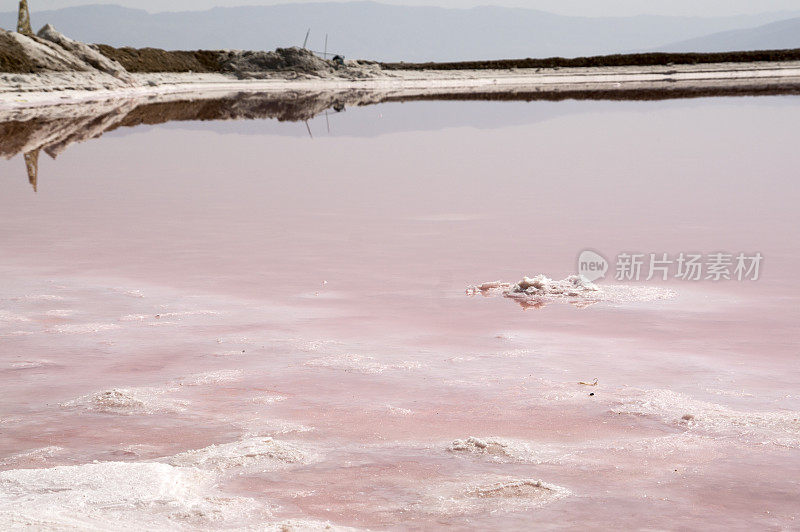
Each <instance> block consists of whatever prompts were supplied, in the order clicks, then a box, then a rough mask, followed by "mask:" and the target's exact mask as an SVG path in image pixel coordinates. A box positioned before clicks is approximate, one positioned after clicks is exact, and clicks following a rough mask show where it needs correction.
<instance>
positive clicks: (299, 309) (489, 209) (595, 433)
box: [0, 97, 800, 530]
mask: <svg viewBox="0 0 800 532" xmlns="http://www.w3.org/2000/svg"><path fill="white" fill-rule="evenodd" d="M328 120H329V123H330V129H331V132H330V133H328V131H327V128H328V124H327V123H326V121H325V118H324V117H318V118H316V119H314V120H312V121H311V122H310V123H309V126H310V129H311V131H312V133H313V134H314V137H313V138H310V137H309V136H308V133H307V130H306V126H305V124H303V123H299V124H297V123H283V122H271V121H251V122H191V123H178V124H175V123H173V124H164V125H161V126H153V127H151V126H139V127H136V128H129V129H125V130H117V131H114V132H112V133H109V134H106V135H104V136H102V137H100V138H98V139H94V140H92V141H90V142H85V143H81V144H75V145H73V146H70V148H69V149H68V150H67V151H65V152H64V153H63V154H62V155H60V156H59V157H58V159H57V160H55V161H53V160H50V159H45V158H44V157H43V158H42V160H41V161H40V165H39V185H38V192H37V193H34V191H33V190H32V189H31V187H30V185H29V184H28V182H27V179H26V177H25V168H24V162H23V161H22V159H21V157H18V158H14V159H12V160H9V161H2V162H0V186H2V192H0V220H2V223H0V525H2V528H23V527H28V526H32V527H34V528H36V527H38V528H43V529H65V528H70V527H77V528H80V529H99V530H130V529H135V528H140V529H143V528H148V529H159V530H161V529H195V528H200V529H222V528H225V529H231V528H242V529H256V528H258V529H263V527H268V526H274V527H280V526H287V527H289V528H288V529H291V527H294V528H295V529H298V530H307V529H314V528H315V527H316V528H318V529H324V527H326V526H332V527H353V528H357V529H375V530H385V529H394V530H401V529H402V530H413V529H417V530H431V529H439V528H452V529H463V530H466V529H503V530H530V529H531V528H548V529H562V528H563V529H575V528H581V529H607V528H610V527H620V528H626V529H629V528H634V529H686V528H692V529H726V530H730V529H742V530H744V529H747V530H751V529H754V528H756V529H775V530H780V529H792V528H797V527H798V526H800V373H799V372H798V369H797V368H798V340H800V328H799V327H798V319H800V297H798V296H800V281H798V277H797V275H796V272H797V271H798V267H799V266H800V239H798V232H797V228H798V225H799V224H800V211H798V201H800V185H799V184H798V180H797V169H798V168H800V150H798V149H797V140H798V124H800V100H798V98H797V97H761V98H719V99H697V100H686V101H683V100H678V101H668V102H591V101H590V102H559V103H550V102H532V103H509V102H415V103H404V104H400V103H393V104H384V105H379V106H370V107H364V108H351V109H348V110H347V112H345V113H340V114H335V115H332V116H329V117H328ZM587 248H590V249H595V250H598V251H600V252H602V253H603V254H604V255H605V256H606V257H608V258H610V259H613V258H614V257H616V256H617V254H619V253H621V252H639V253H658V254H660V253H670V254H672V255H677V254H678V253H680V252H685V253H689V252H698V253H708V254H710V253H715V252H719V251H727V252H730V253H738V252H746V253H748V254H753V253H755V252H760V253H761V254H762V255H763V256H764V261H763V264H762V268H761V272H760V278H759V279H758V280H757V281H741V282H740V281H736V280H734V281H720V282H713V281H710V280H703V281H699V282H691V281H683V280H676V279H672V280H670V281H666V282H663V281H655V280H654V281H650V282H645V281H643V280H642V281H639V282H638V283H629V284H632V285H633V284H635V285H636V286H638V287H648V288H658V289H664V290H665V291H666V290H671V291H674V293H675V294H676V297H674V298H672V299H663V300H661V299H659V300H653V301H640V302H625V301H610V302H601V303H598V304H595V305H592V306H589V307H587V308H582V309H581V308H576V307H575V306H572V305H568V304H563V303H560V302H553V303H552V304H549V305H547V306H545V307H544V308H541V309H529V310H523V308H522V307H521V306H519V305H517V304H516V303H515V302H514V301H511V300H509V299H507V298H503V297H481V296H475V297H468V296H467V295H466V294H465V289H466V288H467V287H468V286H469V285H473V284H477V283H482V282H485V281H493V280H505V281H512V282H515V281H518V280H519V279H521V278H522V277H523V276H526V275H527V276H533V275H536V274H540V273H542V274H546V275H548V276H549V277H552V278H555V279H561V278H563V277H566V276H568V275H571V274H574V273H575V268H576V258H577V256H578V253H579V252H580V251H582V250H584V249H587ZM612 269H613V266H612ZM608 277H609V278H608V279H607V280H606V281H603V282H601V283H600V285H601V286H603V284H604V283H613V279H612V277H613V271H611V272H609V276H608ZM594 379H597V385H596V386H587V385H586V384H580V383H581V382H583V383H591V382H593V381H594ZM590 394H593V395H590ZM470 438H472V439H470ZM539 481H541V484H540V483H539ZM276 529H278V528H276Z"/></svg>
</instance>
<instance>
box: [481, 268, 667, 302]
mask: <svg viewBox="0 0 800 532" xmlns="http://www.w3.org/2000/svg"><path fill="white" fill-rule="evenodd" d="M477 294H481V295H483V296H486V297H489V296H493V295H502V296H503V297H506V298H508V299H513V300H514V301H516V302H517V303H519V304H520V306H522V307H523V308H526V309H527V308H542V307H544V306H546V305H547V304H548V303H553V302H562V303H569V304H571V305H574V306H577V307H580V308H584V307H588V306H590V305H594V304H595V303H600V302H608V303H634V302H645V301H655V300H661V299H673V298H674V297H676V293H675V292H674V291H672V290H668V289H664V288H655V287H647V286H642V287H638V286H637V287H634V286H625V285H606V286H603V287H600V286H598V285H596V284H594V283H592V282H589V281H588V280H587V279H586V278H585V277H583V276H580V275H570V276H569V277H567V278H565V279H562V280H560V281H556V280H554V279H550V278H549V277H547V276H545V275H541V274H540V275H536V276H535V277H524V278H523V279H522V280H521V281H519V282H518V283H507V282H503V281H491V282H487V283H483V284H480V285H476V286H469V287H467V295H469V296H475V295H477Z"/></svg>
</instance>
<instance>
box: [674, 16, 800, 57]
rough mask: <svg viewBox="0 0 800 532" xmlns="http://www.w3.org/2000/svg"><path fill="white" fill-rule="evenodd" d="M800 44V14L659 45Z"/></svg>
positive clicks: (711, 48) (693, 48) (709, 48)
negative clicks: (798, 16) (754, 26)
mask: <svg viewBox="0 0 800 532" xmlns="http://www.w3.org/2000/svg"><path fill="white" fill-rule="evenodd" d="M784 48H800V18H792V19H789V20H781V21H780V22H773V23H772V24H766V25H764V26H758V27H756V28H747V29H740V30H731V31H723V32H719V33H714V34H712V35H707V36H705V37H698V38H695V39H688V40H685V41H682V42H678V43H674V44H671V45H667V46H663V47H659V49H660V50H664V51H670V52H728V51H732V50H756V49H760V50H779V49H784Z"/></svg>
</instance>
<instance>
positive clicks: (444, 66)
mask: <svg viewBox="0 0 800 532" xmlns="http://www.w3.org/2000/svg"><path fill="white" fill-rule="evenodd" d="M768 61H769V62H775V61H800V48H797V49H792V50H757V51H752V52H718V53H661V52H659V53H646V54H616V55H596V56H592V57H575V58H564V57H550V58H546V59H532V58H527V59H498V60H492V61H459V62H451V63H433V62H429V63H402V62H401V63H379V64H380V66H381V68H383V69H384V70H508V69H512V68H587V67H626V66H668V65H700V64H711V63H756V62H768Z"/></svg>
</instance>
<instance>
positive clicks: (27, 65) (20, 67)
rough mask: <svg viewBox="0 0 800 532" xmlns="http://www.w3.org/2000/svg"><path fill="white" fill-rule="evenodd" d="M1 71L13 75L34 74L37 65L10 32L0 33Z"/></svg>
mask: <svg viewBox="0 0 800 532" xmlns="http://www.w3.org/2000/svg"><path fill="white" fill-rule="evenodd" d="M0 71H2V72H11V73H13V74H33V73H35V72H37V68H36V63H35V62H34V61H32V60H31V58H30V57H29V56H28V54H26V53H25V48H24V47H23V46H22V45H21V44H20V43H19V42H18V41H17V40H16V39H14V37H12V35H11V33H10V32H7V31H4V32H0Z"/></svg>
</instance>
